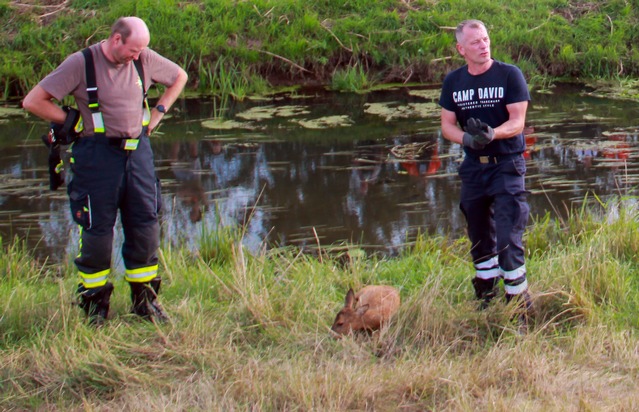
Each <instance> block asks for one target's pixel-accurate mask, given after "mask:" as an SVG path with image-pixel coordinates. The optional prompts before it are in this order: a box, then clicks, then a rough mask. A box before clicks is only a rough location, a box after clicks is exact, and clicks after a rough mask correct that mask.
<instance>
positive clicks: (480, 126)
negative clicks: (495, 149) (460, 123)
mask: <svg viewBox="0 0 639 412" xmlns="http://www.w3.org/2000/svg"><path fill="white" fill-rule="evenodd" d="M466 132H468V133H470V134H471V135H472V136H473V140H475V141H476V142H477V143H479V144H480V145H484V146H485V145H487V144H488V143H490V142H492V141H493V139H494V138H495V131H494V130H493V128H492V127H490V126H488V125H487V124H486V123H484V122H482V121H481V120H479V119H474V118H472V117H471V118H470V119H468V121H467V122H466Z"/></svg>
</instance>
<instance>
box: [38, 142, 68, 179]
mask: <svg viewBox="0 0 639 412" xmlns="http://www.w3.org/2000/svg"><path fill="white" fill-rule="evenodd" d="M42 141H43V142H44V144H45V145H46V146H47V147H48V148H49V189H51V190H56V189H57V188H59V187H60V186H62V184H63V183H64V173H63V169H62V165H63V163H62V156H60V145H59V144H58V143H55V144H51V143H50V136H49V135H44V136H42Z"/></svg>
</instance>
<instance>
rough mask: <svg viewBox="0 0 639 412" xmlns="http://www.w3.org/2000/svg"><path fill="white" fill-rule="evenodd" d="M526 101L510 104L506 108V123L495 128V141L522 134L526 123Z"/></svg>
mask: <svg viewBox="0 0 639 412" xmlns="http://www.w3.org/2000/svg"><path fill="white" fill-rule="evenodd" d="M527 109H528V101H523V102H517V103H511V104H509V105H507V106H506V110H508V115H509V117H508V121H506V122H504V123H503V124H501V125H499V126H497V127H495V128H494V129H493V130H495V139H508V138H510V137H513V136H515V135H518V134H519V133H521V132H523V130H524V125H525V123H526V110H527Z"/></svg>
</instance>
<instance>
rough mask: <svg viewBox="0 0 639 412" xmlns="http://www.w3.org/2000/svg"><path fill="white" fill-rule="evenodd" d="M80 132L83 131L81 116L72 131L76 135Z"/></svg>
mask: <svg viewBox="0 0 639 412" xmlns="http://www.w3.org/2000/svg"><path fill="white" fill-rule="evenodd" d="M82 130H84V120H82V116H80V119H79V120H78V122H77V123H76V124H75V127H74V128H73V131H75V132H76V133H80V132H81V131H82Z"/></svg>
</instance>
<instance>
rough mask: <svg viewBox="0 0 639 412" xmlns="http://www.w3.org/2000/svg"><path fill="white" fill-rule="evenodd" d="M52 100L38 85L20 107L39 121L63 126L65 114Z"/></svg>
mask: <svg viewBox="0 0 639 412" xmlns="http://www.w3.org/2000/svg"><path fill="white" fill-rule="evenodd" d="M53 98H54V97H53V96H52V95H51V94H49V93H48V92H47V91H46V90H44V89H43V88H42V87H40V85H36V86H35V87H34V88H33V89H31V91H30V92H29V94H27V96H26V97H25V98H24V100H23V101H22V107H23V108H24V109H25V110H26V111H28V112H29V113H31V114H34V115H36V116H38V117H39V118H41V119H44V120H47V121H49V122H53V123H58V124H63V123H64V121H65V119H66V117H67V114H66V112H65V111H64V110H62V108H61V107H60V106H58V105H57V104H55V103H53V101H52V100H53Z"/></svg>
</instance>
